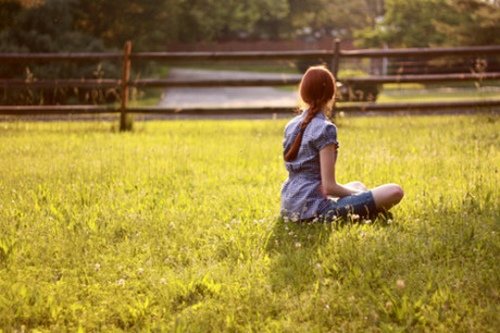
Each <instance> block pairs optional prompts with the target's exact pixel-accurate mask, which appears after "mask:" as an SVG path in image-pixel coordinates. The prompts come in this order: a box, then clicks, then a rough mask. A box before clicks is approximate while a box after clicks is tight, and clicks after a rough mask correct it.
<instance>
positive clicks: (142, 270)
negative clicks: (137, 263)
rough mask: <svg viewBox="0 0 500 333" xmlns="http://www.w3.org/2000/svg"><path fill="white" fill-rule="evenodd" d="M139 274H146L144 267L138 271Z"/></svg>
mask: <svg viewBox="0 0 500 333" xmlns="http://www.w3.org/2000/svg"><path fill="white" fill-rule="evenodd" d="M137 274H138V275H142V274H144V268H142V267H141V268H139V269H138V270H137Z"/></svg>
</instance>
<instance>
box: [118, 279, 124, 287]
mask: <svg viewBox="0 0 500 333" xmlns="http://www.w3.org/2000/svg"><path fill="white" fill-rule="evenodd" d="M116 284H118V285H119V286H121V287H123V286H124V285H125V279H120V280H118V281H116Z"/></svg>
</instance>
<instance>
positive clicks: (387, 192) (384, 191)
mask: <svg viewBox="0 0 500 333" xmlns="http://www.w3.org/2000/svg"><path fill="white" fill-rule="evenodd" d="M371 191H372V193H373V198H374V199H375V206H376V207H377V210H378V211H381V212H383V211H387V210H389V209H390V208H391V207H393V206H395V205H397V204H398V203H399V202H400V201H401V199H403V196H404V192H403V189H402V188H401V186H399V185H398V184H385V185H381V186H378V187H375V188H374V189H372V190H371Z"/></svg>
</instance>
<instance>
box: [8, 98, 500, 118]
mask: <svg viewBox="0 0 500 333" xmlns="http://www.w3.org/2000/svg"><path fill="white" fill-rule="evenodd" d="M484 107H500V100H482V101H458V102H420V103H362V104H360V103H356V104H353V103H339V104H337V106H336V109H337V111H344V112H357V113H363V112H374V111H375V112H376V111H400V112H417V111H418V112H420V111H425V110H458V109H464V108H466V109H476V108H484ZM127 111H128V112H131V113H137V114H165V115H183V114H186V115H225V114H226V115H228V114H273V113H275V114H290V113H291V112H293V111H297V108H292V107H276V106H272V107H271V106H270V107H260V106H259V107H244V108H217V109H214V108H198V107H195V108H164V107H154V106H151V107H129V108H128V109H127ZM101 113H120V107H116V106H100V105H29V106H28V105H22V106H19V105H13V106H10V105H7V106H4V105H0V114H4V115H40V114H44V115H51V114H53V115H58V114H101Z"/></svg>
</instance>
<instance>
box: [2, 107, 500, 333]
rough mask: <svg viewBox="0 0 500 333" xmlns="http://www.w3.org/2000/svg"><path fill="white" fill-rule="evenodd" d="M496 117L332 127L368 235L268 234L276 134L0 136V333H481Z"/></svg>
mask: <svg viewBox="0 0 500 333" xmlns="http://www.w3.org/2000/svg"><path fill="white" fill-rule="evenodd" d="M499 121H500V119H499V117H498V115H474V116H453V117H450V116H446V117H444V116H429V117H370V118H341V119H340V123H339V124H338V126H339V140H340V142H341V145H342V149H341V150H340V155H339V160H338V177H339V180H340V181H342V182H348V181H352V180H357V179H359V180H362V181H364V182H365V183H366V184H367V185H369V186H376V185H378V184H381V183H386V182H391V181H394V182H398V183H400V184H402V185H403V187H404V189H405V192H406V196H405V198H404V200H403V202H402V203H401V204H400V205H399V206H398V207H396V208H395V209H394V210H393V213H394V218H393V219H392V220H390V221H388V222H387V224H382V223H380V221H375V222H374V223H371V224H347V225H344V226H338V225H322V224H310V225H295V224H289V223H284V222H283V221H281V220H280V219H279V218H278V211H279V189H280V186H281V184H282V182H283V180H284V179H285V177H286V173H285V170H284V167H283V161H282V154H281V145H280V142H281V139H282V131H283V126H284V125H285V123H286V120H278V121H271V120H266V121H262V120H260V121H217V120H213V121H175V122H174V121H167V122H144V123H136V124H135V127H136V128H135V130H134V132H130V133H123V134H120V135H118V134H116V133H111V132H110V131H109V123H105V122H103V123H99V122H84V123H79V122H51V123H42V122H37V123H29V122H15V121H13V122H4V123H1V124H0V137H1V138H0V140H1V142H2V145H0V154H1V156H2V157H3V158H2V159H1V160H0V228H1V230H2V233H1V235H0V327H2V329H4V330H5V331H22V330H25V331H30V330H37V331H77V330H80V331H189V332H219V331H228V332H239V331H245V332H247V331H258V332H266V331H267V332H279V331H286V332H325V331H347V332H366V331H369V332H378V331H432V332H457V331H458V332H461V331H466V332H496V331H497V328H498V327H499V326H500V322H499V317H498V302H499V290H498V286H499V285H500V280H499V279H500V274H499V268H498V264H497V263H498V258H499V255H500V248H499V244H500V238H499V235H500V234H499V224H498V221H499V219H500V215H499V212H500V207H499V202H498V197H499V195H500V192H499V191H500V186H499V185H500V179H499V175H500V173H499V169H498V166H499V165H500V146H499V137H498V133H500V131H499V124H500V122H499Z"/></svg>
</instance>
